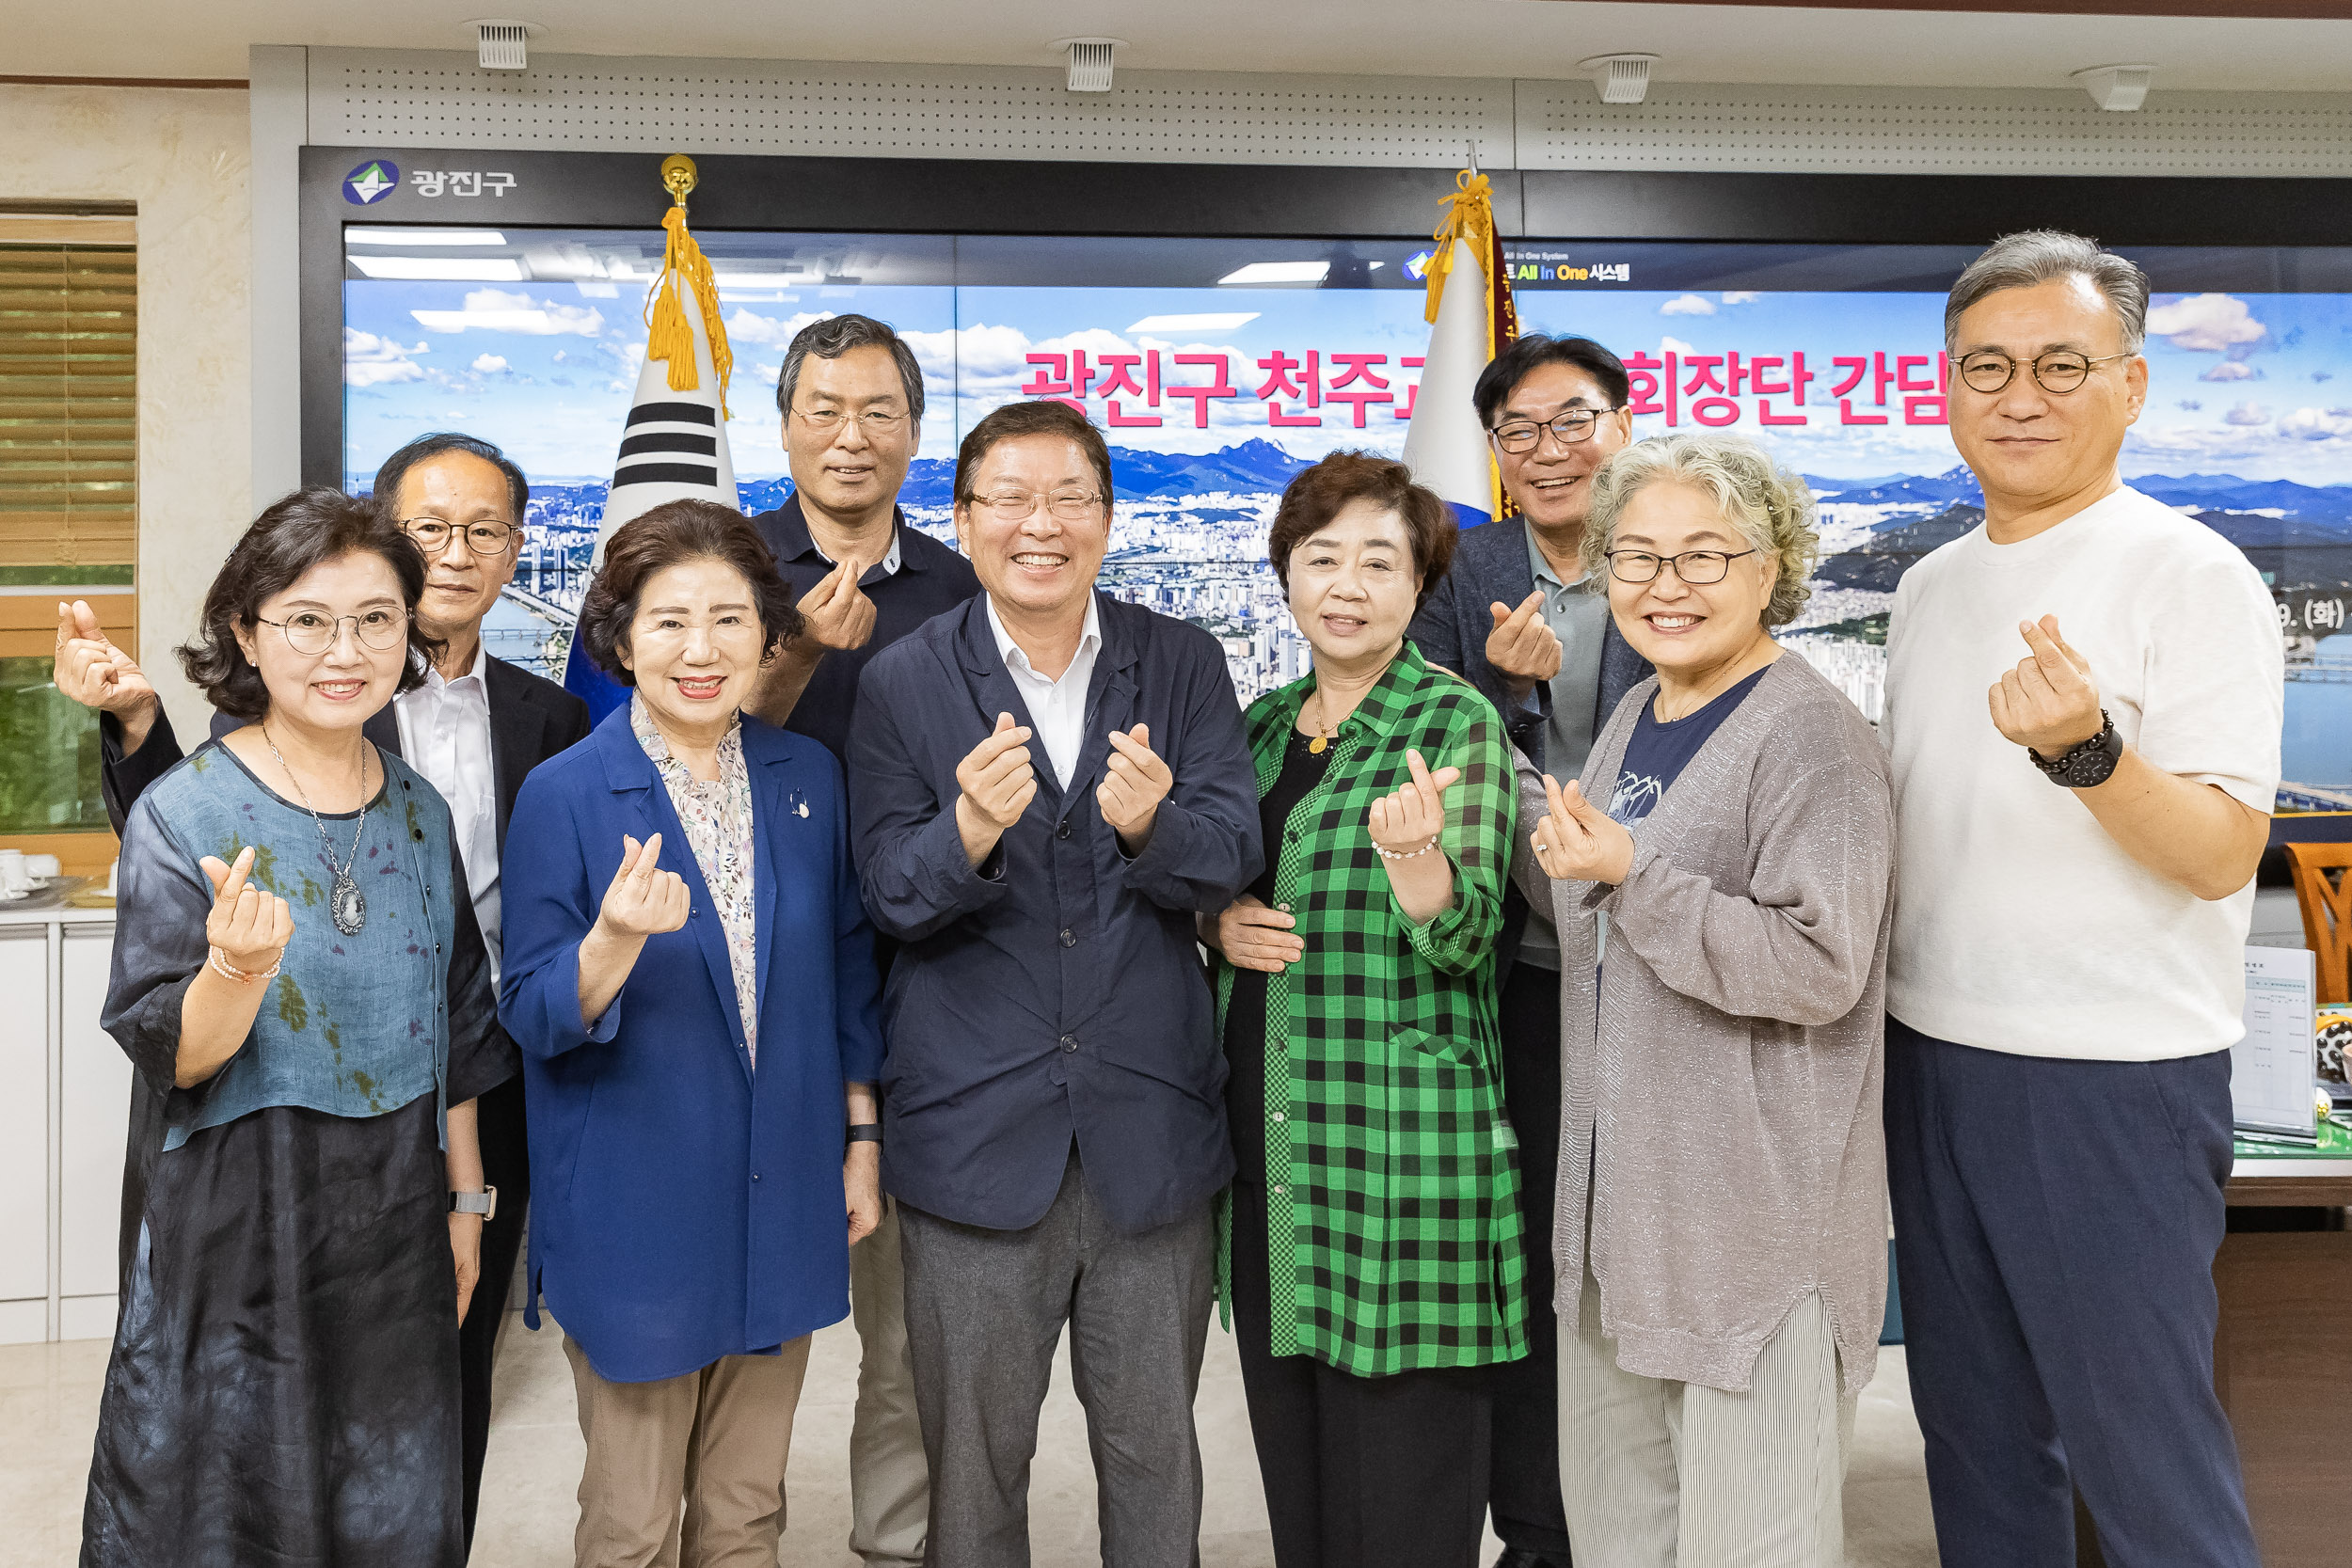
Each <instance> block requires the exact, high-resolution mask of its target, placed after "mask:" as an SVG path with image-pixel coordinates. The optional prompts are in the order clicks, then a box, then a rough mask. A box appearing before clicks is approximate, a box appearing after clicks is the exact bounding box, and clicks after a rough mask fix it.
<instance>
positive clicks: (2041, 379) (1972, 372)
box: [1960, 348, 2131, 397]
mask: <svg viewBox="0 0 2352 1568" xmlns="http://www.w3.org/2000/svg"><path fill="white" fill-rule="evenodd" d="M2130 357H2131V356H2130V355H2128V354H2103V355H2100V356H2098V357H2097V358H2093V357H2091V356H2090V355H2088V354H2076V353H2075V352H2074V350H2073V349H2064V348H2059V349H2052V350H2051V351H2050V352H2049V353H2047V354H2044V355H2041V356H2037V357H2036V358H2034V359H2033V360H2032V361H2031V368H2032V371H2033V379H2034V385H2036V386H2038V387H2040V388H2042V390H2043V391H2045V392H2051V393H2055V394H2056V395H2057V396H2059V397H2064V396H2065V395H2066V394H2067V393H2069V392H2071V391H2073V390H2074V388H2077V387H2080V386H2081V385H2082V384H2083V383H2084V382H2085V381H2087V380H2089V379H2090V372H2091V370H2092V368H2093V367H2094V366H2098V365H2106V364H2112V363H2113V362H2114V361H2116V360H2118V359H2129V358H2130ZM2017 364H2018V362H2017V361H2016V360H2014V359H2012V358H2010V356H2008V355H2006V354H2003V353H2002V352H2001V351H2000V350H1999V349H1995V348H1980V349H1979V350H1978V351H1977V352H1976V353H1974V354H1971V355H1967V356H1963V358H1962V359H1961V361H1960V379H1961V380H1962V381H1963V382H1964V383H1966V384H1967V387H1968V389H1969V390H1970V391H1972V392H1983V393H1986V394H1988V395H1989V394H1991V393H1994V392H1997V391H2000V390H2001V389H2002V388H2005V387H2007V386H2008V385H2009V384H2010V382H2012V381H2014V380H2016V379H2017Z"/></svg>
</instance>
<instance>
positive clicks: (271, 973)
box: [204, 947, 286, 985]
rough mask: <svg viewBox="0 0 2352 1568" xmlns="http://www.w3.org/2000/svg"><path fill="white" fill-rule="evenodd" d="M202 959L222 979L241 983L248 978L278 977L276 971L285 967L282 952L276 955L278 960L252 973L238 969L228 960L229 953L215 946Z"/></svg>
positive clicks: (267, 978)
mask: <svg viewBox="0 0 2352 1568" xmlns="http://www.w3.org/2000/svg"><path fill="white" fill-rule="evenodd" d="M204 961H205V962H206V963H208V964H210V965H211V966H212V968H213V973H214V974H218V975H219V976H220V977H221V978H222V979H224V980H234V981H236V982H237V983H238V984H240V985H243V984H245V983H246V981H249V980H274V979H276V978H277V977H278V971H279V970H280V969H283V968H284V967H285V964H286V956H285V954H284V953H282V952H281V953H279V954H278V961H277V962H276V963H274V964H272V965H270V966H269V968H267V969H265V970H263V971H262V973H261V974H253V973H252V972H251V971H249V970H243V969H239V968H238V967H237V966H236V965H235V964H232V963H230V961H229V955H228V954H226V953H223V952H222V951H221V950H220V949H219V948H217V947H215V948H214V949H213V951H212V956H211V957H210V958H206V959H205V960H204Z"/></svg>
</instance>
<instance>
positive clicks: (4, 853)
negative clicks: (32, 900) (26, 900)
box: [0, 849, 33, 898]
mask: <svg viewBox="0 0 2352 1568" xmlns="http://www.w3.org/2000/svg"><path fill="white" fill-rule="evenodd" d="M32 890H33V878H32V873H30V872H28V871H26V870H25V869H24V850H22V849H0V892H5V893H6V894H7V895H8V896H9V897H11V898H15V897H19V896H21V895H24V894H27V893H30V892H31V891H32Z"/></svg>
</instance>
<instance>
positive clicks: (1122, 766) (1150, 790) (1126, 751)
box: [1094, 724, 1176, 852]
mask: <svg viewBox="0 0 2352 1568" xmlns="http://www.w3.org/2000/svg"><path fill="white" fill-rule="evenodd" d="M1175 783H1176V775H1175V774H1173V773H1171V772H1169V771H1168V764H1167V763H1165V762H1162V761H1161V760H1160V757H1159V753H1158V752H1154V751H1152V726H1150V725H1149V724H1137V725H1136V727H1135V728H1134V729H1132V730H1129V731H1127V732H1126V733H1125V734H1123V735H1122V734H1120V732H1119V731H1117V730H1113V731H1111V755H1110V766H1109V767H1108V768H1104V770H1103V782H1102V784H1100V785H1098V786H1097V787H1096V789H1095V791H1094V803H1095V804H1096V805H1097V806H1100V807H1101V808H1102V811H1103V820H1104V821H1105V822H1107V823H1109V824H1110V825H1111V828H1112V831H1114V832H1117V833H1118V834H1119V837H1120V842H1122V843H1123V844H1125V845H1126V846H1127V847H1128V848H1129V850H1130V852H1132V851H1133V850H1134V849H1136V847H1139V846H1140V845H1141V844H1142V843H1143V842H1144V840H1146V839H1148V838H1150V837H1151V836H1152V818H1153V817H1155V816H1157V815H1158V814H1159V809H1160V802H1161V801H1162V800H1167V799H1168V790H1169V789H1170V788H1171V787H1172V786H1173V785H1174V784H1175Z"/></svg>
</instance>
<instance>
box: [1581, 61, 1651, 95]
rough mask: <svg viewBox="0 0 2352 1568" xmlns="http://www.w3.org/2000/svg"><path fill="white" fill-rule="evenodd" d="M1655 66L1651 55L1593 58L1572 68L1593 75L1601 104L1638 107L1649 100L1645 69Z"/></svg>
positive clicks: (1646, 70) (1647, 72)
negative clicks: (1634, 104)
mask: <svg viewBox="0 0 2352 1568" xmlns="http://www.w3.org/2000/svg"><path fill="white" fill-rule="evenodd" d="M1657 63H1658V56H1657V55H1594V56H1593V57H1592V58H1591V59H1589V60H1579V61H1577V62H1576V68H1577V69H1578V70H1579V71H1591V72H1592V73H1593V85H1594V86H1595V87H1598V88H1600V101H1601V102H1602V103H1640V102H1642V100H1644V99H1645V98H1647V97H1648V96H1649V68H1650V67H1651V66H1654V65H1656V64H1657Z"/></svg>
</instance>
